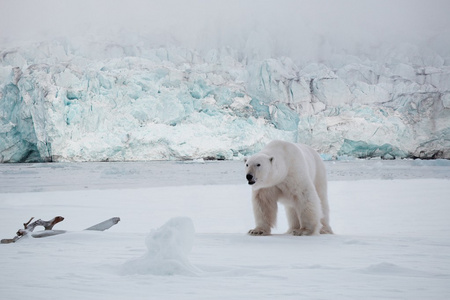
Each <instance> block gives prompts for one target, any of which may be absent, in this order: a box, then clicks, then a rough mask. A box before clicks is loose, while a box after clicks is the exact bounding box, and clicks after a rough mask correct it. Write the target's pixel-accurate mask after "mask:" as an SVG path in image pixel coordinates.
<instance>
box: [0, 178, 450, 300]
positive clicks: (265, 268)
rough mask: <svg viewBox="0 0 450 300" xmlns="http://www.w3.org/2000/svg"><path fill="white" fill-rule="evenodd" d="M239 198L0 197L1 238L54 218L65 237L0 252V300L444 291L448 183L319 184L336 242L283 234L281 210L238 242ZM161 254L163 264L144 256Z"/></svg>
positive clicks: (244, 194) (204, 191)
mask: <svg viewBox="0 0 450 300" xmlns="http://www.w3.org/2000/svg"><path fill="white" fill-rule="evenodd" d="M111 187H113V185H111ZM250 193H251V191H250V188H249V187H248V186H247V185H244V184H239V185H236V184H233V185H209V186H208V185H206V186H204V185H191V186H175V187H174V186H172V187H154V188H138V189H117V190H115V189H105V190H77V191H50V192H38V193H35V192H31V193H2V194H0V215H1V216H2V218H1V221H0V224H1V226H0V234H1V237H2V238H9V237H12V236H13V235H14V233H15V231H16V230H17V229H18V228H19V227H20V225H21V223H22V222H24V221H26V220H28V218H29V217H30V216H35V217H37V218H42V219H50V218H52V217H54V216H56V215H62V216H64V217H65V218H66V219H65V220H64V221H63V222H62V223H60V224H58V225H57V226H55V229H66V230H68V231H69V232H68V233H67V234H63V235H59V236H54V237H48V238H45V239H31V238H30V239H23V240H21V241H20V242H19V243H17V244H10V245H2V246H1V247H0V253H1V255H0V263H1V265H2V268H1V271H0V282H1V284H0V292H1V294H2V295H3V297H5V299H24V298H29V297H33V298H35V299H44V298H45V299H46V298H48V295H52V297H57V298H58V297H60V298H64V299H80V298H83V299H98V298H108V299H144V298H145V299H161V298H162V299H269V298H271V299H273V298H274V297H277V298H278V299H300V298H307V299H350V298H364V299H381V298H382V299H425V298H426V299H446V298H447V297H448V295H449V294H450V288H449V287H448V280H449V279H450V254H449V253H450V251H449V250H450V249H449V248H450V239H449V236H448V232H447V228H448V227H449V225H450V221H449V219H448V216H447V213H448V211H449V208H450V204H449V201H448V195H449V193H450V185H449V181H448V180H445V179H411V180H362V181H331V182H330V183H329V198H330V206H331V224H332V227H333V230H334V231H335V232H336V234H335V235H321V236H315V237H294V236H289V235H284V234H283V232H284V231H285V230H286V229H287V224H286V219H285V216H284V214H283V209H282V207H281V206H280V212H279V221H278V227H277V229H276V230H275V234H274V235H272V236H267V237H252V236H247V235H246V234H245V233H246V232H247V230H248V229H250V228H252V226H253V214H252V209H251V203H250ZM113 216H119V217H121V222H119V224H117V225H116V226H114V227H112V228H111V229H110V230H108V231H105V232H83V231H80V230H81V229H83V228H86V227H89V226H90V225H92V224H95V223H98V222H100V221H102V220H104V219H107V218H110V217H113ZM177 216H182V218H176V217H177ZM191 222H192V223H191ZM194 228H195V234H194ZM180 241H181V243H180ZM183 241H184V242H183ZM191 243H192V244H191ZM191 245H192V250H191V251H190V252H189V249H190V247H191ZM164 247H166V248H165V249H166V250H164V251H165V252H163V254H162V255H165V254H168V255H169V259H168V260H167V261H165V260H164V259H162V258H160V259H156V257H158V256H157V255H156V256H152V255H151V253H156V252H158V251H159V250H158V249H162V248H164ZM152 251H153V252H152ZM155 251H156V252H155ZM170 252H172V256H170ZM173 266H178V267H179V268H173ZM186 270H190V272H187V271H186ZM168 274H171V275H168Z"/></svg>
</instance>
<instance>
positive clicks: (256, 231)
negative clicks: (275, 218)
mask: <svg viewBox="0 0 450 300" xmlns="http://www.w3.org/2000/svg"><path fill="white" fill-rule="evenodd" d="M248 234H249V235H270V231H269V230H264V229H261V228H255V229H250V230H249V231H248Z"/></svg>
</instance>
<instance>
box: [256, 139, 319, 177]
mask: <svg viewBox="0 0 450 300" xmlns="http://www.w3.org/2000/svg"><path fill="white" fill-rule="evenodd" d="M261 152H265V153H267V154H268V155H274V156H279V157H282V158H283V160H284V161H285V162H286V166H285V167H286V168H292V167H293V168H301V169H303V170H306V171H307V173H308V177H309V178H310V179H312V180H313V181H314V182H315V183H317V181H318V180H324V179H325V180H326V169H325V165H324V163H323V161H322V159H321V158H320V156H319V154H318V153H317V151H316V150H314V149H313V148H311V147H310V146H308V145H305V144H297V143H290V142H285V141H281V140H275V141H272V142H270V143H269V144H267V146H266V147H265V148H264V149H263V150H262V151H261Z"/></svg>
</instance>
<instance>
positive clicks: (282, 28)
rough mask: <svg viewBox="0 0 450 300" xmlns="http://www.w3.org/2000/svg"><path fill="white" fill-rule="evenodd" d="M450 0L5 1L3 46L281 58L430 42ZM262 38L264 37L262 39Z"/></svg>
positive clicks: (445, 21)
mask: <svg viewBox="0 0 450 300" xmlns="http://www.w3.org/2000/svg"><path fill="white" fill-rule="evenodd" d="M449 16H450V1H449V0H421V1H419V0H315V1H303V0H273V1H262V0H259V1H257V0H251V1H250V0H221V1H215V0H210V1H206V0H195V1H193V0H164V1H150V0H146V1H144V0H142V1H138V0H126V1H118V0H51V1H50V0H39V1H36V0H0V47H4V46H5V45H6V43H8V45H10V44H11V43H13V42H14V41H16V40H31V39H33V40H39V39H42V38H44V37H45V38H49V37H52V36H67V37H71V36H77V35H82V36H84V35H86V36H88V35H90V36H91V37H92V36H94V37H95V36H99V37H100V36H105V35H108V36H114V35H115V34H117V33H118V32H120V33H121V35H122V36H124V35H128V36H146V37H147V38H150V39H152V40H153V42H154V43H155V44H160V45H165V44H169V43H174V44H178V45H182V46H188V47H194V48H195V47H205V46H206V47H216V46H231V47H243V45H245V43H246V40H248V39H249V38H251V37H252V34H251V33H253V32H258V35H257V36H258V37H259V39H261V40H259V41H258V40H257V41H254V44H256V45H258V43H259V44H267V43H271V44H272V45H271V47H273V48H277V49H278V50H277V51H282V49H287V48H289V50H290V52H292V51H297V50H298V51H301V50H302V49H303V51H306V50H305V49H307V48H311V49H314V47H317V45H319V44H323V43H329V44H332V45H333V46H335V47H341V48H345V47H355V45H359V46H361V45H362V46H367V45H369V46H372V45H376V44H377V43H379V42H383V41H387V42H392V41H407V42H411V41H412V42H416V41H423V40H426V39H428V38H430V37H433V36H434V35H436V34H438V33H441V34H442V32H444V31H445V30H447V33H449V29H450V17H449ZM257 39H258V38H257Z"/></svg>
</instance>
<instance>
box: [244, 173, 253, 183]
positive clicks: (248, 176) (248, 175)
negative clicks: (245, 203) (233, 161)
mask: <svg viewBox="0 0 450 300" xmlns="http://www.w3.org/2000/svg"><path fill="white" fill-rule="evenodd" d="M246 178H247V181H248V184H250V185H252V184H255V178H254V177H253V175H252V174H250V173H248V174H247V176H246Z"/></svg>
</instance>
